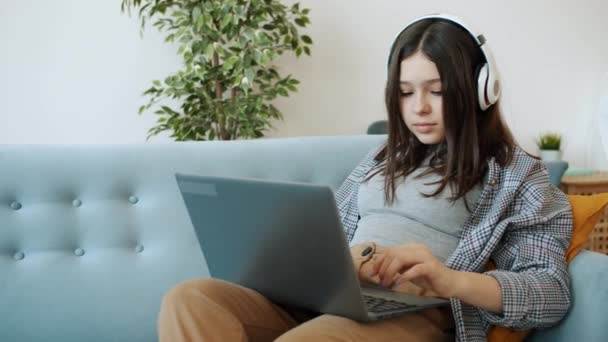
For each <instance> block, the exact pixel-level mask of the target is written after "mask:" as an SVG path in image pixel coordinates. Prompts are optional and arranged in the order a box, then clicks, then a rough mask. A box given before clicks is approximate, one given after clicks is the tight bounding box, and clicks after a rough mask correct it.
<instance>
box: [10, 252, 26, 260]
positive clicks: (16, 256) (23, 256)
mask: <svg viewBox="0 0 608 342" xmlns="http://www.w3.org/2000/svg"><path fill="white" fill-rule="evenodd" d="M23 258H25V254H24V253H23V252H17V253H15V255H13V259H15V260H23Z"/></svg>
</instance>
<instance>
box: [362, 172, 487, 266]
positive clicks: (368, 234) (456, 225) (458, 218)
mask: <svg viewBox="0 0 608 342" xmlns="http://www.w3.org/2000/svg"><path fill="white" fill-rule="evenodd" d="M423 171H424V169H423V168H419V169H418V170H416V171H414V172H413V173H412V174H410V175H409V176H408V177H407V179H406V181H405V182H404V181H403V177H402V178H400V179H398V180H397V181H396V184H395V185H396V191H395V194H396V196H395V201H394V203H393V204H392V205H385V203H384V176H382V175H381V174H380V173H378V174H376V175H375V176H374V177H372V178H371V179H370V180H369V181H367V182H363V183H362V184H361V186H360V188H359V196H358V198H359V203H358V204H359V214H360V216H361V219H360V220H359V223H358V226H357V231H356V232H355V235H354V237H353V239H352V241H351V246H352V245H356V244H358V243H362V242H368V241H374V242H375V243H377V244H378V245H381V246H387V247H392V246H396V245H401V244H405V243H422V244H425V245H427V246H428V247H429V249H430V250H431V252H432V253H433V255H434V256H436V257H437V258H438V259H440V260H441V261H445V260H446V259H447V258H448V257H449V256H450V255H451V254H452V252H453V251H454V250H455V249H456V247H457V246H458V242H459V241H460V236H461V234H462V228H463V226H464V223H465V221H466V219H467V217H468V215H469V214H470V213H469V212H468V211H467V209H466V207H465V203H464V199H463V198H460V199H458V200H457V201H456V202H452V201H450V200H448V198H449V197H450V196H451V194H452V192H451V189H450V187H449V186H447V187H446V188H445V189H444V191H443V192H442V193H440V194H439V195H437V196H434V197H424V196H422V194H421V192H422V193H427V194H430V193H433V192H434V191H435V190H436V189H437V184H431V185H427V184H428V183H432V182H434V181H437V180H439V179H440V176H439V175H436V174H431V175H426V176H424V177H421V178H416V176H418V175H419V174H421V173H422V172H423ZM481 190H482V185H481V184H478V185H477V186H475V187H474V188H473V189H472V190H471V191H469V192H468V193H467V195H466V197H467V199H468V201H469V208H471V210H472V209H473V208H474V207H475V204H476V202H477V199H478V198H479V194H480V193H481Z"/></svg>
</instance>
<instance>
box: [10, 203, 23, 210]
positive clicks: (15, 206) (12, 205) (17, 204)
mask: <svg viewBox="0 0 608 342" xmlns="http://www.w3.org/2000/svg"><path fill="white" fill-rule="evenodd" d="M11 209H13V210H19V209H21V203H19V202H17V201H14V202H13V203H11Z"/></svg>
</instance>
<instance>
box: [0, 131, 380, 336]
mask: <svg viewBox="0 0 608 342" xmlns="http://www.w3.org/2000/svg"><path fill="white" fill-rule="evenodd" d="M381 141H382V137H378V136H351V137H348V136H342V137H309V138H290V139H265V140H255V141H236V142H193V143H168V144H141V145H74V146H57V145H51V146H48V145H3V146H0V317H1V318H2V319H1V320H0V341H65V342H67V341H89V342H94V341H154V340H156V315H157V312H158V309H159V305H160V301H161V299H162V296H163V294H164V293H165V292H166V291H167V290H168V289H169V288H170V287H172V286H173V285H175V284H177V283H179V282H181V281H183V280H186V279H190V278H194V277H205V276H208V271H207V268H206V265H205V261H204V258H203V255H202V253H201V252H200V250H199V247H198V243H197V240H196V237H195V235H194V232H193V230H192V226H191V223H190V220H189V218H188V216H187V212H186V209H185V207H184V205H183V201H182V199H181V196H180V194H179V191H178V189H177V185H176V183H175V178H174V173H175V172H182V173H190V174H205V175H223V176H246V177H255V178H266V179H281V180H293V181H301V182H312V183H319V184H328V185H330V186H331V187H333V188H334V189H335V188H337V187H338V186H339V185H340V184H341V182H342V181H343V179H344V178H345V177H346V175H347V174H348V173H349V172H350V170H351V169H352V168H353V167H354V166H355V165H356V164H357V162H358V161H359V160H360V159H361V158H362V157H363V156H364V155H365V154H366V153H367V152H368V151H369V150H370V149H371V148H372V147H373V146H377V145H379V144H380V143H381Z"/></svg>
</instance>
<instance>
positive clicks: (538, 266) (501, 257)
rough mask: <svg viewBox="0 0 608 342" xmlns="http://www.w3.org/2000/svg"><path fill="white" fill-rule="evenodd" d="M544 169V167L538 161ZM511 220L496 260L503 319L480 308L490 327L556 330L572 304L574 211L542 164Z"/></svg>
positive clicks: (529, 177)
mask: <svg viewBox="0 0 608 342" xmlns="http://www.w3.org/2000/svg"><path fill="white" fill-rule="evenodd" d="M539 164H541V163H540V162H539ZM511 206H512V211H513V212H517V214H515V215H513V216H511V217H509V218H507V220H510V222H509V224H508V226H507V229H506V232H505V234H504V236H503V239H502V240H501V242H500V245H499V246H498V247H497V249H496V250H495V251H494V253H493V255H492V257H493V259H494V262H495V263H496V266H497V269H496V270H493V271H489V272H486V273H485V274H487V275H490V276H492V277H494V278H495V279H496V280H497V281H498V282H499V283H500V286H501V289H502V303H503V312H502V314H500V315H499V314H496V313H492V312H490V311H487V310H483V309H479V310H480V314H481V316H482V317H483V318H484V319H485V320H487V321H488V322H489V323H491V324H493V325H498V326H506V327H511V328H514V329H517V330H527V329H532V328H538V327H548V326H552V325H555V324H556V323H557V322H559V321H560V320H561V319H562V318H563V317H564V316H565V314H566V313H567V311H568V309H569V307H570V304H571V294H570V276H569V273H568V265H567V262H566V256H565V255H566V250H567V248H568V245H569V243H570V238H571V234H572V209H571V207H570V204H569V202H568V199H567V197H566V195H565V194H564V193H562V192H561V191H559V190H558V189H557V188H556V187H554V186H553V185H551V184H550V182H549V179H548V173H547V172H546V169H544V166H543V165H542V164H541V166H539V167H538V168H536V169H535V170H534V171H533V172H530V174H528V175H527V177H526V179H525V180H524V181H523V182H522V185H521V186H520V188H519V189H518V194H517V196H516V197H515V200H514V202H513V203H512V204H511Z"/></svg>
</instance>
